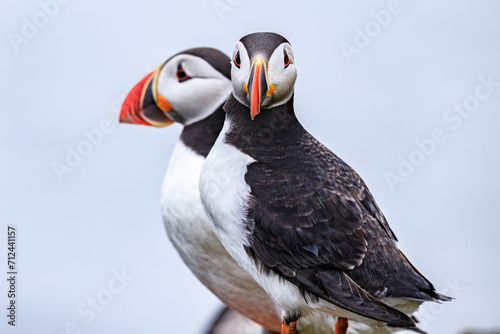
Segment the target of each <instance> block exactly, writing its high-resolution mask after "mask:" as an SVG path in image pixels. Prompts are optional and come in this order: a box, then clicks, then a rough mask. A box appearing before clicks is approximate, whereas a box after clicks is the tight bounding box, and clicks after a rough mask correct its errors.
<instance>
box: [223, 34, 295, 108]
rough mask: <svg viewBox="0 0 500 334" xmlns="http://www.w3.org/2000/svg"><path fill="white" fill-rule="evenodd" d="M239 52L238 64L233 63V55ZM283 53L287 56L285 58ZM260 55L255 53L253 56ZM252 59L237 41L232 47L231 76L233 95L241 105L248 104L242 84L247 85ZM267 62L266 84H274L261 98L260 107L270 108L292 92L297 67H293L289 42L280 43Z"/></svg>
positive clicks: (286, 98) (281, 101)
mask: <svg viewBox="0 0 500 334" xmlns="http://www.w3.org/2000/svg"><path fill="white" fill-rule="evenodd" d="M238 52H239V58H240V66H239V67H238V66H237V65H236V63H235V57H236V56H237V54H238ZM285 55H286V56H287V57H288V58H286V57H285ZM257 56H260V57H263V56H262V55H259V54H257V55H256V56H255V57H257ZM252 61H253V59H250V58H249V57H248V52H247V50H246V48H245V46H244V45H243V43H241V42H238V43H236V46H235V47H234V50H233V54H232V61H231V78H232V83H233V94H234V97H235V98H236V99H237V100H238V101H239V102H240V103H242V104H243V105H245V106H248V107H249V106H250V96H249V94H248V93H247V92H245V89H244V88H243V84H245V85H248V79H249V76H250V67H251V64H252ZM265 61H266V63H267V74H268V75H267V80H268V86H271V85H274V92H273V93H272V94H270V96H265V97H264V99H263V100H262V103H261V107H262V109H270V108H272V107H276V106H279V105H281V104H284V103H286V102H287V101H288V100H289V99H290V98H291V97H292V94H293V89H294V84H295V80H296V79H297V69H296V68H295V62H294V55H293V50H292V47H291V45H290V44H289V43H282V44H280V45H279V46H278V47H277V48H276V49H275V50H274V51H273V53H272V54H271V57H270V58H269V59H265Z"/></svg>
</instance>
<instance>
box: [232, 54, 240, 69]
mask: <svg viewBox="0 0 500 334" xmlns="http://www.w3.org/2000/svg"><path fill="white" fill-rule="evenodd" d="M233 63H234V65H236V67H237V68H240V66H241V59H240V51H238V52H236V55H235V56H234V59H233Z"/></svg>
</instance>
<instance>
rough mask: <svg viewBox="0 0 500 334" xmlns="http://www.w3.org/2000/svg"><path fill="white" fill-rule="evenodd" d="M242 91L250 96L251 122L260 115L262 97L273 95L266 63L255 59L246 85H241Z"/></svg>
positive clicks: (260, 59)
mask: <svg viewBox="0 0 500 334" xmlns="http://www.w3.org/2000/svg"><path fill="white" fill-rule="evenodd" d="M243 89H244V90H245V92H247V94H248V95H249V96H250V117H251V118H252V120H253V119H254V118H255V116H257V115H258V114H259V113H260V107H261V104H262V100H263V99H264V96H271V94H272V93H274V85H270V86H269V83H268V78H267V65H266V61H265V60H264V59H263V58H261V57H256V58H255V59H254V61H253V62H252V66H251V68H250V76H249V77H248V84H243Z"/></svg>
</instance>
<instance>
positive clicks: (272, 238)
mask: <svg viewBox="0 0 500 334" xmlns="http://www.w3.org/2000/svg"><path fill="white" fill-rule="evenodd" d="M305 134H306V135H304V137H303V138H302V140H301V143H300V145H296V146H295V147H294V150H288V153H287V154H280V153H279V152H273V154H270V155H268V156H267V157H269V159H267V158H266V156H265V155H260V156H259V158H261V160H260V161H257V162H255V163H253V164H251V165H250V166H248V171H247V174H246V176H245V179H246V182H247V183H248V184H249V186H250V188H251V194H252V195H253V199H252V200H253V202H252V205H251V206H250V210H249V212H248V218H249V220H250V221H251V222H253V224H252V225H253V226H251V227H250V229H251V232H252V240H251V243H250V247H248V248H247V252H248V253H249V254H250V255H251V256H253V257H254V258H255V259H256V260H258V261H261V262H262V263H263V264H264V265H265V267H266V268H268V269H270V270H273V271H275V272H276V273H278V274H279V275H281V276H283V277H284V278H286V279H287V280H289V281H291V282H293V283H295V284H296V285H298V286H299V287H300V288H301V289H302V290H303V291H307V292H310V293H313V294H314V295H316V296H318V297H321V298H323V299H325V300H328V301H329V302H331V303H333V304H335V305H338V306H340V307H342V308H345V309H347V310H350V311H352V312H354V313H357V314H361V315H363V316H366V317H369V318H373V319H377V320H380V321H384V322H387V323H389V324H391V325H394V326H398V327H413V326H414V322H413V320H411V319H410V318H409V317H408V316H406V315H404V314H403V313H401V312H399V311H397V310H394V309H392V308H390V307H388V306H386V305H385V304H383V303H381V302H379V301H378V300H377V299H376V298H374V297H373V296H371V295H370V294H369V293H368V292H367V291H366V290H365V289H364V288H363V285H362V284H360V282H357V281H356V282H355V281H354V280H353V279H352V278H351V277H349V272H351V271H353V270H356V268H360V267H362V264H363V262H364V258H365V257H366V256H367V254H372V253H373V254H376V255H380V254H378V251H377V252H374V250H373V249H372V247H371V245H370V242H372V240H371V237H372V235H373V234H374V233H373V232H372V231H371V230H374V231H376V232H375V234H376V235H377V236H378V237H380V236H382V237H383V238H384V240H385V242H386V243H387V242H388V244H387V246H388V247H389V248H393V249H396V250H397V247H396V246H395V236H394V234H393V232H392V231H391V229H390V228H389V225H388V224H387V222H386V220H385V218H384V217H383V215H382V214H381V212H380V210H378V207H377V205H376V204H375V201H374V200H373V197H372V196H371V194H370V193H369V191H368V189H367V188H366V186H365V184H364V183H363V181H362V180H361V178H360V177H359V175H358V174H357V173H356V172H355V171H354V170H353V169H352V168H350V167H349V166H348V165H347V164H345V163H344V162H343V161H342V160H341V159H340V158H338V157H337V156H336V155H334V154H333V153H332V152H331V151H330V150H328V149H327V148H326V147H324V146H323V145H322V144H321V143H319V142H318V141H317V140H316V139H314V138H313V137H312V136H310V135H309V134H308V133H305ZM290 152H293V153H290ZM398 251H399V250H398ZM390 260H391V259H389V261H390ZM381 261H387V257H386V256H384V257H383V258H382V259H381ZM378 262H380V261H378ZM377 265H378V263H377ZM368 269H369V270H363V271H359V270H358V272H359V274H360V275H358V276H357V279H358V280H361V281H363V280H366V281H367V282H368V281H369V278H365V277H364V274H366V273H367V271H368V272H369V271H370V269H372V268H368ZM371 276H373V273H372V275H371ZM375 276H377V273H375ZM378 279H379V281H380V279H381V278H378ZM379 281H377V282H376V283H377V284H378V283H379ZM369 287H370V290H372V291H374V292H375V291H378V290H380V288H381V287H380V286H377V285H375V286H374V287H373V288H372V287H371V286H369ZM382 287H383V286H382Z"/></svg>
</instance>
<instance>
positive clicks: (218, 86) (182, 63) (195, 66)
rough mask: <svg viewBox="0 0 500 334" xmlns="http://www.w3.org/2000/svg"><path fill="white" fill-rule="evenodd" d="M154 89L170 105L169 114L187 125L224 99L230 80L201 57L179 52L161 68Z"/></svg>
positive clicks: (207, 113) (205, 115) (208, 112)
mask: <svg viewBox="0 0 500 334" xmlns="http://www.w3.org/2000/svg"><path fill="white" fill-rule="evenodd" d="M157 90H158V95H161V96H163V97H164V98H165V99H167V100H168V102H170V104H171V105H172V110H173V111H174V112H173V113H172V114H173V116H174V117H173V118H174V119H175V120H176V121H178V122H181V123H183V124H184V125H189V124H192V123H195V122H197V121H200V120H202V119H203V118H205V117H207V116H209V115H210V114H212V113H213V112H214V111H215V110H216V109H217V108H218V107H219V106H220V105H221V104H222V103H223V102H224V101H225V100H226V99H227V97H228V96H229V94H230V93H231V81H230V80H229V79H228V78H226V77H225V76H224V75H223V74H222V73H220V72H218V71H217V70H216V69H214V68H213V67H212V66H211V65H210V64H208V63H207V62H206V61H205V60H204V59H202V58H199V57H196V56H192V55H185V54H180V55H177V56H175V57H174V58H172V59H170V60H169V61H168V62H167V63H165V64H164V65H163V67H162V68H161V70H160V73H159V75H158V86H157ZM167 114H168V112H167Z"/></svg>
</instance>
